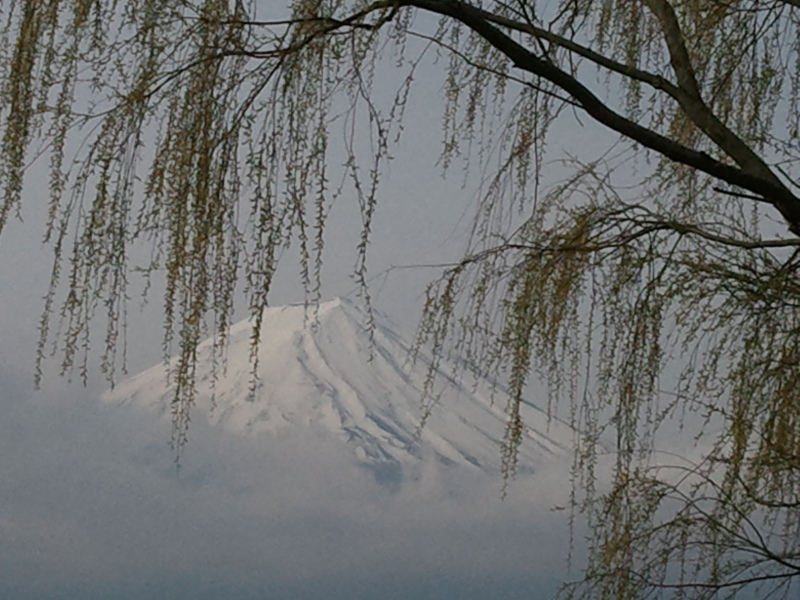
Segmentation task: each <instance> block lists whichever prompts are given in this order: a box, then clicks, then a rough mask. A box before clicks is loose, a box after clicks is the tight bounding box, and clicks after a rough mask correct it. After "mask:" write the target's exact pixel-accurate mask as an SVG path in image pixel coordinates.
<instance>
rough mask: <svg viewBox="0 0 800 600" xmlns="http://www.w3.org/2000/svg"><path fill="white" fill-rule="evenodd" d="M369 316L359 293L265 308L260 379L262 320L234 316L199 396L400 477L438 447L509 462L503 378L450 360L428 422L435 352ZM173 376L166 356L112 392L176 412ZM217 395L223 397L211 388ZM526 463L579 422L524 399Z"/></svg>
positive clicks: (245, 425)
mask: <svg viewBox="0 0 800 600" xmlns="http://www.w3.org/2000/svg"><path fill="white" fill-rule="evenodd" d="M373 318H374V322H373V327H372V329H371V330H369V329H368V327H367V322H368V317H367V315H366V313H365V312H364V311H363V309H361V308H360V307H359V306H358V305H356V304H355V303H353V302H352V301H350V300H347V299H343V298H336V299H334V300H330V301H327V302H324V303H320V304H319V305H308V306H307V305H304V304H296V305H287V306H279V307H270V308H268V309H266V310H265V312H264V314H263V322H262V339H261V344H260V346H259V349H258V367H259V368H258V379H257V380H255V387H254V388H253V382H254V380H253V375H252V362H251V354H250V339H251V338H250V336H251V332H252V324H251V323H250V322H249V321H247V320H245V321H241V322H239V323H236V324H234V325H233V326H232V327H231V330H230V334H229V336H228V347H227V351H226V365H227V366H226V368H225V370H224V372H221V373H219V377H218V379H217V380H216V381H214V380H213V377H212V366H211V363H210V360H211V355H212V352H213V345H212V344H213V342H212V341H211V340H207V341H205V342H203V343H202V344H200V345H199V346H198V349H197V356H198V366H197V402H196V406H194V407H193V411H194V412H193V416H195V417H196V416H197V415H198V413H200V414H203V415H204V417H203V418H205V419H207V420H208V422H209V424H210V425H211V426H215V427H222V428H224V429H226V430H228V431H231V432H233V433H236V434H240V435H248V436H249V435H262V434H263V435H292V434H296V433H298V432H300V431H312V432H314V434H316V435H320V434H321V435H328V436H331V437H333V438H335V439H338V440H339V441H340V442H342V443H343V444H345V445H347V447H348V448H349V449H350V451H351V454H352V456H353V457H354V458H355V460H357V461H358V462H359V463H361V464H362V465H364V466H368V467H370V468H372V469H373V470H375V471H376V474H378V475H379V476H380V477H385V478H387V480H396V479H397V478H399V477H401V473H402V472H403V471H404V470H406V469H407V468H409V467H413V466H415V465H419V464H420V463H421V462H422V461H424V460H428V457H433V459H435V460H436V461H437V462H439V463H442V464H444V465H447V466H459V467H465V468H469V469H473V470H474V469H477V470H482V471H486V472H497V471H498V470H499V469H500V468H501V455H502V444H503V438H504V434H505V422H506V419H505V417H506V415H505V411H504V410H503V408H502V405H503V404H504V403H505V400H506V397H505V396H504V395H503V393H502V390H493V389H492V387H491V385H490V384H488V383H485V382H481V381H478V382H476V383H475V384H474V385H469V386H467V385H466V384H464V383H463V382H462V381H460V380H459V379H458V378H456V377H454V375H453V373H454V368H453V366H452V364H451V363H449V362H448V361H444V360H443V361H441V363H440V365H439V368H438V369H437V373H436V375H437V378H438V380H439V382H440V386H439V387H438V388H437V391H436V402H435V403H434V406H433V407H432V410H431V413H430V415H429V416H426V417H425V426H424V427H423V428H421V429H420V425H421V424H422V421H423V417H424V416H425V412H424V411H425V409H424V408H423V406H422V403H421V400H422V397H423V391H424V388H425V380H426V377H427V376H428V368H429V365H430V364H431V362H430V361H431V358H430V357H429V356H427V355H426V354H424V353H421V354H420V355H419V356H418V357H417V361H416V362H412V361H410V360H409V356H410V348H411V347H410V345H409V344H408V343H407V342H405V340H404V339H403V338H402V336H401V335H400V334H398V333H397V332H396V331H395V330H394V328H393V326H392V325H391V324H390V322H389V321H388V319H387V318H386V317H385V316H384V315H382V314H381V313H380V312H378V311H375V312H374V313H373ZM171 397H172V392H171V388H170V386H169V385H167V382H166V373H165V367H164V365H163V364H162V365H157V366H155V367H153V368H151V369H148V370H146V371H144V372H142V373H140V374H138V375H135V376H133V377H131V378H129V379H127V380H125V381H123V382H120V383H119V384H118V385H117V386H115V388H114V389H112V390H110V391H109V392H106V394H104V400H105V401H106V402H109V403H117V404H122V405H125V404H131V405H136V406H145V407H147V408H149V409H151V410H157V411H158V412H159V413H161V414H164V413H167V412H168V409H169V400H170V399H171ZM212 398H213V399H212ZM523 418H524V420H525V423H526V428H525V434H524V436H523V440H522V444H521V446H520V449H519V460H518V468H519V470H520V471H528V470H530V471H535V470H536V468H537V465H539V464H542V463H543V462H547V461H549V460H551V459H557V458H558V459H560V458H563V457H564V456H566V455H568V454H569V452H570V448H571V445H572V441H573V439H574V435H575V434H574V432H573V431H572V430H571V429H570V428H569V427H568V426H566V425H564V424H563V423H560V422H558V421H556V420H552V419H549V418H548V417H547V415H546V414H545V413H544V412H543V411H541V410H540V409H537V408H535V407H534V408H530V407H524V415H523Z"/></svg>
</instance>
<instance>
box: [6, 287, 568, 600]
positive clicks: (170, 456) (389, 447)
mask: <svg viewBox="0 0 800 600" xmlns="http://www.w3.org/2000/svg"><path fill="white" fill-rule="evenodd" d="M324 308H326V307H325V305H323V307H321V310H320V311H319V316H318V319H317V322H316V325H314V324H313V323H312V324H309V323H308V321H306V319H305V316H304V314H305V313H304V311H303V309H302V307H292V308H289V309H283V310H281V309H275V313H274V315H273V316H276V319H277V320H276V322H275V323H276V324H282V325H284V326H285V327H286V332H285V333H286V335H284V336H283V337H281V335H280V331H281V330H280V329H279V328H275V329H273V332H277V333H275V334H274V336H273V337H272V338H269V339H265V341H264V348H265V351H264V353H263V354H262V356H261V357H260V358H261V367H262V370H261V371H260V375H261V382H262V386H261V387H260V388H259V389H260V390H261V393H262V395H261V399H262V401H264V402H267V405H266V406H264V405H259V404H258V403H257V402H258V398H256V399H255V400H254V399H248V398H247V397H246V396H242V395H240V392H242V393H243V392H244V391H246V389H247V386H246V385H245V384H244V381H246V380H242V379H239V378H238V376H237V374H238V375H241V376H242V377H246V378H247V380H249V377H250V369H249V363H248V362H247V361H244V362H243V363H242V362H240V358H241V355H242V353H243V352H244V350H243V346H241V345H239V344H238V343H237V340H238V338H237V337H236V336H237V335H239V334H241V335H242V336H244V334H245V332H246V331H247V330H246V329H244V328H241V327H240V328H239V329H237V328H234V331H233V334H232V337H231V346H230V350H229V355H228V371H227V372H228V376H229V377H230V376H233V377H234V378H233V379H225V378H223V379H222V380H220V382H219V383H218V385H217V389H216V408H215V409H214V410H213V411H210V410H209V408H210V407H209V406H208V405H207V404H204V403H207V402H209V401H210V396H207V395H205V396H204V395H203V393H204V392H202V387H201V398H200V402H199V404H198V406H197V407H196V408H195V410H194V412H193V416H192V425H191V429H190V431H189V444H188V445H187V446H186V448H185V451H184V453H183V455H182V459H181V465H180V468H178V467H176V465H175V462H174V458H175V453H174V450H173V449H172V448H170V445H169V439H170V427H171V419H170V415H169V413H168V408H167V405H166V404H165V403H164V401H165V399H167V398H168V395H169V388H168V387H167V386H166V384H165V381H166V378H165V375H164V367H163V366H158V367H155V368H154V370H153V371H150V372H146V373H144V374H142V375H139V376H137V377H134V378H132V379H131V380H129V381H128V382H123V383H121V384H120V385H118V386H117V387H116V389H115V390H114V391H113V392H111V393H109V394H108V395H107V396H106V398H105V399H104V402H103V403H98V402H97V401H94V400H86V401H70V402H63V401H59V400H60V399H58V398H39V399H34V400H26V401H25V402H23V401H22V400H21V399H18V398H15V397H9V396H8V395H7V394H3V395H2V398H0V399H1V400H2V402H3V406H4V407H5V412H4V419H2V420H0V452H2V455H3V456H7V457H14V460H9V461H2V462H0V477H2V480H3V482H4V485H3V486H2V491H0V506H2V508H3V510H2V512H0V597H3V598H15V599H36V600H39V599H45V598H47V599H51V598H52V599H64V600H67V599H69V600H71V599H78V598H80V599H82V600H83V599H95V598H96V599H100V598H104V599H105V598H111V597H113V598H115V599H117V600H119V599H122V600H128V599H130V600H133V599H138V598H148V599H149V598H159V599H172V598H175V599H183V598H186V599H189V598H192V599H193V600H197V599H200V600H206V599H207V600H217V599H223V598H237V600H239V599H244V600H249V599H251V598H253V599H255V598H265V599H273V598H278V599H284V598H285V599H286V600H289V599H292V600H322V599H325V600H339V599H341V600H345V599H347V600H393V599H397V600H400V599H409V598H413V599H415V600H416V599H423V600H424V599H428V598H430V599H431V600H433V599H436V600H440V599H445V600H446V599H450V598H452V599H459V600H479V599H480V600H485V599H486V598H493V599H504V598H505V599H509V600H512V599H513V600H517V599H520V600H521V599H523V598H525V599H530V598H536V599H538V598H546V597H548V596H549V595H550V594H551V593H552V592H554V591H555V589H556V588H557V586H558V584H560V583H561V581H563V579H564V577H565V575H566V573H565V569H564V557H565V556H566V552H567V547H568V539H569V531H568V525H567V519H568V511H563V510H558V508H560V507H561V506H563V505H564V504H565V503H566V502H567V500H568V497H569V481H568V480H569V454H568V453H567V452H566V451H565V450H564V447H565V445H566V441H567V440H568V439H569V436H571V435H572V432H570V431H568V430H567V429H566V428H565V427H564V426H562V425H559V424H553V425H551V426H550V427H549V429H548V424H547V420H546V417H544V415H543V414H541V413H537V412H536V411H534V412H533V413H532V415H533V416H534V417H536V416H537V415H538V418H540V419H541V421H536V419H535V418H533V419H532V420H531V421H529V422H528V423H529V425H537V426H538V425H541V426H542V429H541V430H539V429H536V428H534V427H531V429H530V431H529V436H528V439H527V440H526V442H524V443H523V448H522V453H521V454H520V457H521V460H523V461H525V462H524V463H522V464H523V467H524V468H523V469H521V470H520V473H519V475H518V477H517V479H516V480H515V481H513V482H511V484H510V486H509V488H508V492H509V494H508V496H507V497H506V499H505V500H503V499H502V490H503V479H502V476H501V474H500V472H499V469H498V468H497V465H498V463H499V456H500V443H501V442H502V432H503V418H502V417H503V412H502V406H503V404H502V402H497V399H495V404H494V405H491V404H490V403H487V400H486V399H487V397H485V396H482V395H480V393H479V394H477V395H476V394H472V393H471V388H468V387H466V386H464V387H461V388H459V387H454V388H452V389H455V390H456V392H455V393H454V394H453V395H452V396H448V395H447V394H446V393H445V394H443V395H442V397H441V400H440V403H439V404H438V405H437V406H436V407H435V410H434V412H433V415H432V416H431V418H430V419H429V421H428V423H427V424H426V427H425V428H424V429H423V430H422V434H421V435H418V424H419V415H420V407H419V395H418V391H419V389H418V388H419V377H420V376H421V375H420V374H419V372H418V371H415V369H416V367H413V366H409V364H408V362H407V361H406V360H405V356H401V354H400V353H401V352H406V351H407V346H405V345H404V343H403V342H402V341H401V340H400V338H399V336H396V334H394V333H393V332H392V331H391V330H390V329H388V328H387V326H385V325H384V324H382V323H379V324H378V325H377V327H376V330H375V340H376V341H375V344H374V346H373V347H372V348H373V356H374V357H373V359H372V361H371V362H366V361H364V360H362V359H363V358H364V357H365V354H364V353H365V352H366V353H368V352H369V346H368V345H364V344H362V342H363V341H364V339H363V338H362V337H361V336H363V335H364V329H363V322H362V321H359V319H358V318H356V317H358V315H359V312H358V309H357V308H355V307H353V306H352V305H350V304H349V303H346V302H345V303H342V302H337V303H334V304H333V305H329V306H327V309H328V311H327V312H326V311H325V310H323V309H324ZM277 317H280V319H278V318H277ZM326 318H330V319H331V321H330V322H329V321H326V320H325V319H326ZM311 319H314V317H313V316H312V317H311ZM331 323H332V325H331ZM334 325H335V328H333V326H334ZM332 328H333V329H332ZM237 332H238V333H237ZM395 340H398V341H395ZM392 344H396V345H394V346H392ZM4 379H6V380H8V381H0V384H4V385H0V389H2V390H11V389H13V387H14V386H13V385H11V383H13V382H11V381H10V379H11V378H10V377H9V376H5V377H4ZM341 381H345V382H347V384H348V385H349V388H348V390H349V391H348V392H347V393H345V392H344V391H343V389H342V388H341V387H340V383H341ZM309 382H313V384H312V383H309ZM6 383H8V385H5V384H6ZM477 389H478V391H479V392H480V386H478V388H477ZM403 390H411V391H408V392H407V393H405V392H403ZM468 390H469V391H470V394H469V395H468V394H467V391H468ZM484 391H485V390H484ZM401 392H403V393H401ZM337 402H339V404H338V405H337V404H336V403H337ZM451 402H452V405H451ZM451 406H452V407H457V406H460V407H462V408H463V407H465V408H464V412H458V411H453V410H451ZM343 433H344V434H346V435H343ZM43 439H47V442H48V443H47V444H46V445H45V444H41V443H39V442H40V440H43ZM20 465H24V468H20ZM382 469H389V474H388V475H387V474H386V473H385V472H384V471H382ZM391 469H395V471H392V470H391ZM554 509H555V510H554Z"/></svg>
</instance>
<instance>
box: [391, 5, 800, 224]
mask: <svg viewBox="0 0 800 600" xmlns="http://www.w3.org/2000/svg"><path fill="white" fill-rule="evenodd" d="M399 1H400V2H402V4H403V5H404V6H416V7H417V8H420V9H423V10H427V11H430V12H433V13H436V14H440V15H443V16H449V17H451V18H454V19H456V20H457V21H460V22H461V23H463V24H464V25H466V26H467V27H468V28H469V29H471V30H472V31H473V32H475V33H476V34H478V35H480V36H481V37H482V38H483V39H485V40H486V41H487V42H489V43H490V44H491V45H492V46H494V48H496V49H497V50H499V51H500V52H501V53H503V54H504V55H506V56H507V57H508V58H509V59H510V60H511V61H512V62H513V64H514V66H516V67H517V68H519V69H522V70H524V71H528V72H529V73H532V74H534V75H536V76H538V77H542V78H543V79H546V80H548V81H550V82H551V83H554V84H555V85H556V86H558V87H559V88H561V89H562V90H564V91H565V92H567V93H568V94H569V95H570V96H572V97H573V98H574V99H575V100H576V101H577V102H578V103H579V104H580V105H581V107H582V108H583V109H584V110H585V111H586V112H587V113H588V114H589V115H590V116H591V117H593V118H594V119H595V120H596V121H598V122H599V123H602V124H603V125H605V126H606V127H608V128H609V129H611V130H613V131H616V132H617V133H619V134H621V135H623V136H625V137H627V138H629V139H631V140H633V141H635V142H638V143H639V144H641V145H643V146H645V147H646V148H649V149H651V150H654V151H655V152H657V153H659V154H661V155H663V156H665V157H666V158H669V159H670V160H673V161H675V162H677V163H680V164H684V165H686V166H689V167H692V168H694V169H697V170H698V171H701V172H703V173H706V174H707V175H711V176H712V177H715V178H717V179H721V180H722V181H725V182H727V183H729V184H731V185H735V186H737V187H740V188H744V189H746V190H749V191H750V192H753V193H754V194H757V195H758V196H761V197H763V198H764V199H765V201H767V202H769V203H771V204H772V205H773V206H775V207H776V208H777V209H778V211H779V212H780V213H781V215H783V217H784V219H785V220H786V222H787V223H788V225H789V229H790V231H792V232H793V233H794V234H795V235H798V236H800V198H798V197H797V196H795V195H794V194H793V193H792V192H791V191H790V190H789V189H788V188H786V187H785V186H784V185H783V184H782V183H781V182H780V180H777V178H775V177H774V175H772V176H771V177H766V176H764V175H762V174H753V173H752V172H749V171H746V170H745V169H743V168H736V167H733V166H731V165H727V164H725V163H723V162H720V161H718V160H716V159H714V158H712V157H711V156H710V155H708V154H706V153H705V152H699V151H697V150H694V149H693V148H689V147H687V146H684V145H683V144H680V143H678V142H676V141H674V140H671V139H669V138H668V137H665V136H663V135H661V134H660V133H657V132H655V131H653V130H651V129H647V128H646V127H643V126H641V125H639V124H638V123H636V122H634V121H631V120H630V119H628V118H626V117H624V116H623V115H620V114H619V113H617V112H615V111H614V110H612V109H611V108H609V107H608V106H607V105H606V104H605V103H603V102H602V101H601V100H600V99H599V98H598V97H597V96H595V95H594V93H592V92H591V90H589V89H588V88H587V87H586V86H585V85H583V84H582V83H581V82H580V81H578V80H577V79H576V78H575V77H574V76H573V75H571V74H569V73H567V72H566V71H564V70H562V69H560V68H559V67H557V66H556V65H554V64H552V63H551V62H549V61H547V60H545V59H543V58H541V57H539V56H537V55H535V54H533V53H532V52H531V51H530V50H528V49H527V48H525V47H523V46H522V45H520V44H519V43H518V42H516V41H515V40H513V39H512V38H510V37H509V36H507V35H506V34H505V33H503V32H502V31H500V30H499V29H498V28H497V27H495V26H494V25H493V24H492V23H490V22H488V20H487V19H486V17H485V15H484V14H483V13H482V12H481V11H480V10H479V9H476V8H475V7H473V6H471V5H469V4H466V3H464V2H461V1H460V0H399ZM759 160H760V159H759ZM770 173H771V171H770Z"/></svg>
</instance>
